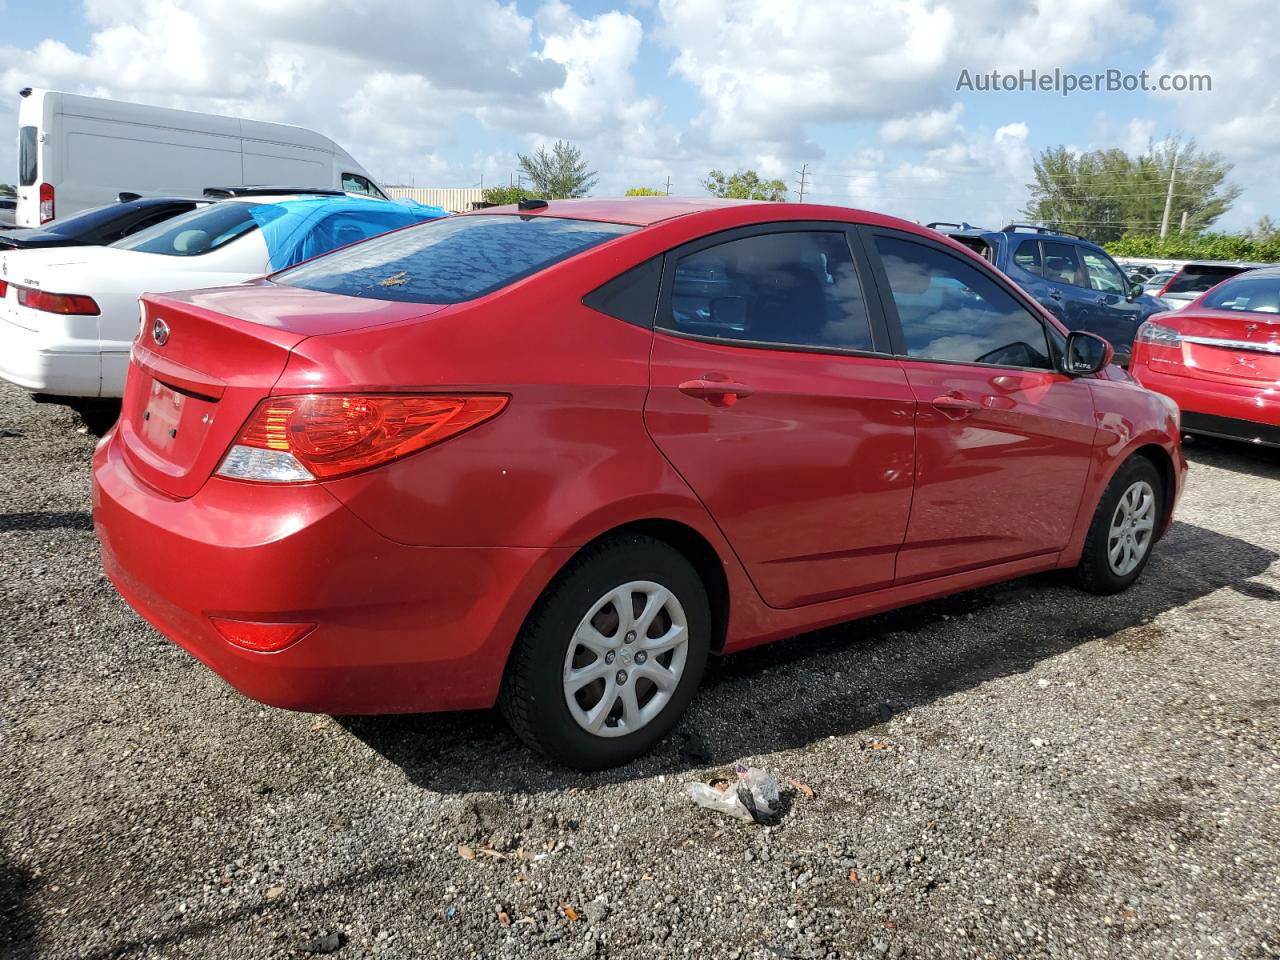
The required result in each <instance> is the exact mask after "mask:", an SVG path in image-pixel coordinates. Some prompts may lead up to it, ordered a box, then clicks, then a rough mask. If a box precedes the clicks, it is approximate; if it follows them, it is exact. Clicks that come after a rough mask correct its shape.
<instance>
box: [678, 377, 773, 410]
mask: <svg viewBox="0 0 1280 960" xmlns="http://www.w3.org/2000/svg"><path fill="white" fill-rule="evenodd" d="M676 389H677V390H679V391H680V392H681V393H683V394H685V395H686V396H690V397H696V398H697V399H699V400H705V401H706V402H707V403H709V404H711V405H712V406H713V407H731V406H733V405H734V404H735V403H737V402H738V401H739V400H741V399H742V398H743V397H749V396H751V394H753V393H755V390H754V389H753V388H751V387H749V386H747V385H746V384H745V383H737V382H736V381H733V380H718V379H715V378H714V377H699V378H698V379H696V380H686V381H685V382H684V383H682V384H680V385H679V386H678V387H676Z"/></svg>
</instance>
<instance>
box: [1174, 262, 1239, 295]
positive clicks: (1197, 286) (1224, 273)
mask: <svg viewBox="0 0 1280 960" xmlns="http://www.w3.org/2000/svg"><path fill="white" fill-rule="evenodd" d="M1243 272H1244V271H1243V270H1241V269H1238V268H1235V267H1183V268H1182V269H1181V270H1179V271H1178V273H1177V275H1176V276H1175V277H1174V278H1173V279H1172V280H1171V281H1169V288H1168V289H1167V290H1165V293H1204V292H1205V291H1206V290H1208V289H1209V288H1210V287H1213V286H1217V285H1218V284H1219V283H1221V282H1222V281H1223V280H1225V279H1227V277H1234V276H1235V275H1236V274H1238V273H1243Z"/></svg>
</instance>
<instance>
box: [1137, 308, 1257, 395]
mask: <svg viewBox="0 0 1280 960" xmlns="http://www.w3.org/2000/svg"><path fill="white" fill-rule="evenodd" d="M1175 320H1176V322H1173V321H1175ZM1158 322H1160V323H1165V324H1167V325H1169V326H1173V327H1175V328H1176V329H1177V330H1178V332H1179V333H1180V334H1181V335H1182V353H1181V357H1180V360H1181V363H1182V365H1183V366H1184V367H1187V368H1188V369H1190V370H1195V371H1196V372H1197V373H1199V374H1203V375H1207V376H1209V377H1211V378H1212V379H1222V380H1230V381H1245V382H1250V383H1256V382H1259V381H1263V382H1270V383H1276V382H1280V316H1275V317H1274V318H1273V316H1272V315H1271V314H1264V313H1247V312H1243V311H1235V310H1197V311H1196V312H1195V313H1193V314H1185V313H1177V314H1173V315H1172V316H1171V317H1169V318H1167V319H1165V320H1160V321H1158Z"/></svg>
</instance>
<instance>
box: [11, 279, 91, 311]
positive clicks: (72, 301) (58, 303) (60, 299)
mask: <svg viewBox="0 0 1280 960" xmlns="http://www.w3.org/2000/svg"><path fill="white" fill-rule="evenodd" d="M14 289H16V290H17V291H18V303H20V304H22V306H24V307H28V308H30V309H31V310H43V311H44V312H45V313H62V314H67V315H71V316H82V317H96V316H98V314H100V313H101V312H102V311H101V310H99V309H98V303H97V301H96V300H94V299H93V297H86V296H83V295H82V294H79V293H49V292H48V291H47V290H36V289H34V288H32V287H19V286H18V285H17V284H14Z"/></svg>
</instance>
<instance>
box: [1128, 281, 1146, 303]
mask: <svg viewBox="0 0 1280 960" xmlns="http://www.w3.org/2000/svg"><path fill="white" fill-rule="evenodd" d="M1144 292H1145V290H1144V287H1143V286H1142V284H1140V283H1131V284H1129V295H1128V296H1127V297H1125V299H1126V300H1128V301H1129V302H1130V303H1133V301H1135V300H1137V299H1138V298H1139V297H1140V296H1142V294H1143V293H1144Z"/></svg>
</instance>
